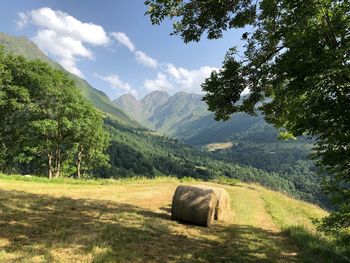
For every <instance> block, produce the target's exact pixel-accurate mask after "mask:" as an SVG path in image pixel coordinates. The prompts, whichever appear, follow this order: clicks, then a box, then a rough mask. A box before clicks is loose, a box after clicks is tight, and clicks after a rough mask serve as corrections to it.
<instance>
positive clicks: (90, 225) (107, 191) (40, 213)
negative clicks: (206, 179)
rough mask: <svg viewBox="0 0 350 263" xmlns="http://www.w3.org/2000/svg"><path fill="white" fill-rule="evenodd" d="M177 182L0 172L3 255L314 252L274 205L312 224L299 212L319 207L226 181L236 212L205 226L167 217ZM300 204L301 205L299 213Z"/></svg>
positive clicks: (188, 256) (261, 257) (111, 257)
mask: <svg viewBox="0 0 350 263" xmlns="http://www.w3.org/2000/svg"><path fill="white" fill-rule="evenodd" d="M178 184H179V182H177V181H176V180H168V181H167V180H155V181H152V180H148V181H142V183H138V182H131V183H123V184H109V185H79V184H77V185H71V184H46V183H37V182H21V181H10V180H6V179H0V261H1V262H257V261H260V262H264V261H265V262H300V261H307V260H311V259H314V257H313V255H308V254H307V253H305V251H303V250H302V248H300V247H298V246H297V245H296V244H295V242H294V241H293V240H291V239H289V238H287V237H286V236H285V235H283V233H282V232H281V228H280V226H279V225H278V224H277V223H276V218H274V216H271V215H272V212H271V207H276V206H277V207H278V206H279V204H280V203H279V202H282V203H283V202H287V203H288V206H289V208H288V210H289V211H293V214H296V215H297V220H296V221H295V222H293V223H298V224H299V223H301V224H308V227H310V228H311V221H310V218H309V217H308V215H305V213H304V212H307V213H309V214H310V215H312V216H316V217H321V216H323V215H325V212H324V211H323V210H321V209H319V208H317V207H316V206H311V205H309V204H305V203H302V202H299V201H296V200H292V199H290V198H287V197H285V196H283V195H280V194H278V193H275V192H272V191H269V190H266V189H264V188H261V187H259V186H251V185H246V184H240V185H237V186H224V188H225V189H226V190H227V191H228V193H229V195H230V197H231V206H232V207H231V208H232V211H233V215H232V218H231V220H230V221H229V222H226V223H219V222H216V223H215V224H213V225H212V226H211V227H209V228H204V227H198V226H192V225H184V224H180V223H177V222H174V221H172V220H171V218H170V204H171V201H172V196H173V193H174V191H175V188H176V186H177V185H178ZM201 184H203V182H201ZM210 185H215V184H210ZM220 187H223V186H222V185H220ZM273 202H277V203H276V204H273ZM267 204H269V205H270V208H267ZM283 205H285V204H283ZM301 208H303V209H304V210H305V211H302V212H301V213H299V214H298V212H297V211H298V210H300V209H301ZM278 209H279V208H278ZM310 211H311V212H310ZM275 214H276V213H275ZM306 222H307V223H306ZM289 223H290V222H289ZM285 224H288V223H285ZM319 261H320V262H322V259H321V260H319Z"/></svg>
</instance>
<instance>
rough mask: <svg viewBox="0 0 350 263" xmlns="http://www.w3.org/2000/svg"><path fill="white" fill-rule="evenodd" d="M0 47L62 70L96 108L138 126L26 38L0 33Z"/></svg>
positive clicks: (104, 96) (100, 93)
mask: <svg viewBox="0 0 350 263" xmlns="http://www.w3.org/2000/svg"><path fill="white" fill-rule="evenodd" d="M0 46H3V47H4V50H5V51H6V52H8V53H13V54H16V55H22V56H24V57H25V58H27V59H29V60H36V59H37V60H41V61H44V62H46V63H48V64H50V65H51V66H53V67H55V68H57V69H60V70H64V71H65V72H66V73H67V74H68V75H69V76H70V77H71V78H72V79H73V80H74V81H75V82H76V84H77V86H78V87H79V89H80V90H81V93H82V95H83V96H84V97H85V98H86V99H87V100H88V101H90V102H91V103H92V104H93V105H95V107H96V108H98V109H99V110H101V111H102V112H104V113H106V114H107V115H109V116H110V117H111V118H113V119H114V120H116V121H118V122H121V123H123V124H125V125H128V126H133V127H139V126H140V125H139V124H138V123H137V122H136V121H134V120H132V119H130V118H129V117H128V116H127V115H126V114H125V113H124V112H123V111H122V110H120V109H119V108H117V107H116V106H115V105H114V104H113V102H112V101H111V100H110V99H109V98H108V96H107V95H106V94H104V93H103V92H102V91H100V90H97V89H95V88H93V87H92V86H91V85H90V84H89V83H87V82H86V81H85V80H83V79H81V78H79V77H77V76H76V75H74V74H72V73H70V72H68V71H66V70H65V69H63V67H62V66H61V65H59V64H58V63H56V62H54V61H52V60H51V59H50V58H49V57H47V56H46V55H45V54H44V53H43V52H42V51H41V50H40V49H39V48H38V47H37V46H36V45H35V44H34V43H33V42H32V41H30V40H29V39H27V38H26V37H15V36H10V35H7V34H5V33H1V32H0Z"/></svg>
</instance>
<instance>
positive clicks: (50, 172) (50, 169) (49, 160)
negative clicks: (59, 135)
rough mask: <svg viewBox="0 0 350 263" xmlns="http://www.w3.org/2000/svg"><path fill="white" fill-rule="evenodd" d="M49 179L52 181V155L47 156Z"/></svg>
mask: <svg viewBox="0 0 350 263" xmlns="http://www.w3.org/2000/svg"><path fill="white" fill-rule="evenodd" d="M47 161H48V173H49V179H52V155H51V154H48V155H47Z"/></svg>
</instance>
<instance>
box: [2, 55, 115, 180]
mask: <svg viewBox="0 0 350 263" xmlns="http://www.w3.org/2000/svg"><path fill="white" fill-rule="evenodd" d="M0 73H1V74H2V75H1V79H0V84H1V89H0V114H1V116H2V118H3V120H2V122H1V123H0V146H1V148H0V157H1V155H5V156H6V157H5V159H7V160H5V163H7V166H8V167H18V168H19V170H21V171H23V170H26V171H29V172H34V173H39V174H40V173H42V172H43V169H45V170H46V171H47V174H48V177H49V178H52V177H59V176H60V175H61V172H62V164H68V165H70V168H71V167H72V166H73V167H75V164H74V165H71V163H74V159H75V156H76V155H78V156H79V157H78V159H79V160H80V161H79V167H80V165H81V161H82V158H83V152H84V153H87V154H86V156H89V159H86V162H85V164H86V166H88V167H89V169H90V168H92V167H96V166H97V164H96V160H99V161H100V162H99V164H101V165H105V164H106V161H107V157H106V154H105V149H106V146H107V144H108V136H106V133H105V132H104V131H103V119H102V115H101V113H100V112H98V111H97V110H96V109H94V108H93V107H92V106H91V105H90V104H89V103H87V102H86V101H85V100H84V99H83V98H82V96H81V95H80V93H79V90H78V88H77V87H76V85H75V82H74V81H73V80H71V79H70V78H69V77H68V76H67V74H66V73H65V72H63V71H60V70H56V69H53V68H52V67H50V65H48V64H46V63H44V62H41V61H27V60H26V59H24V58H23V57H21V56H13V55H4V54H3V53H2V51H0ZM3 73H4V74H3ZM5 73H6V75H5ZM84 148H85V149H86V150H85V151H83V149H84ZM78 149H79V150H78ZM5 151H6V152H5ZM0 161H1V160H0ZM0 164H1V163H0ZM68 170H72V169H68ZM78 172H79V174H80V168H79V169H78Z"/></svg>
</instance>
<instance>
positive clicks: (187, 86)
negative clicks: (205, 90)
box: [165, 63, 218, 93]
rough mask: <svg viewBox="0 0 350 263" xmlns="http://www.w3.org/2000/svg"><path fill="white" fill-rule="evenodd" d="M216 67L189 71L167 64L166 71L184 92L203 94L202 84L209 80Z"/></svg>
mask: <svg viewBox="0 0 350 263" xmlns="http://www.w3.org/2000/svg"><path fill="white" fill-rule="evenodd" d="M213 70H218V69H217V68H214V67H209V66H203V67H200V68H199V69H194V70H189V69H185V68H181V67H180V68H177V67H175V66H174V65H173V64H170V63H169V64H167V66H166V68H165V71H166V73H167V74H168V75H169V76H170V77H171V79H172V80H173V81H174V82H175V83H176V84H177V86H179V88H180V89H181V90H183V91H187V92H194V93H202V88H201V84H202V83H203V82H204V80H205V79H206V78H208V77H209V76H210V74H211V72H212V71H213Z"/></svg>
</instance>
